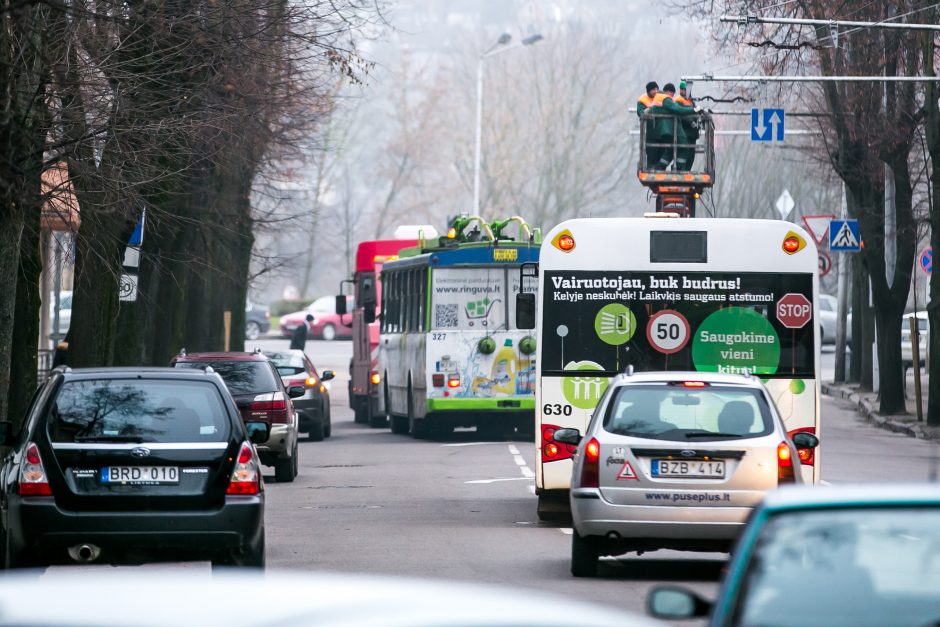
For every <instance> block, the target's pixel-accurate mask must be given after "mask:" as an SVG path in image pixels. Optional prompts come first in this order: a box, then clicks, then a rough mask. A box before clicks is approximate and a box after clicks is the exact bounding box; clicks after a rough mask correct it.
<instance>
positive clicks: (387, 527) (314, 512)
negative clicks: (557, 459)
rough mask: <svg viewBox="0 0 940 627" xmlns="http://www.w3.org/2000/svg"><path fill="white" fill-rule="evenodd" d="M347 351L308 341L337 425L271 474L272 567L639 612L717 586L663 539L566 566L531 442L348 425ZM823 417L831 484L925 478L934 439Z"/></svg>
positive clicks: (564, 536) (704, 564)
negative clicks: (532, 595)
mask: <svg viewBox="0 0 940 627" xmlns="http://www.w3.org/2000/svg"><path fill="white" fill-rule="evenodd" d="M279 342H282V340H267V341H264V342H263V345H264V347H265V348H269V347H270V348H275V347H280V346H279V344H278V343H279ZM283 342H285V343H286V340H284V341H283ZM349 351H350V344H349V342H309V343H308V345H307V352H308V354H310V355H311V357H312V358H313V360H314V362H315V363H316V365H317V367H318V368H320V369H321V370H322V369H328V368H329V369H334V370H336V371H337V378H336V380H335V381H334V382H333V386H332V413H333V421H334V425H333V437H332V438H330V439H329V440H326V441H324V442H316V443H313V442H309V443H308V442H304V443H303V444H302V445H301V450H300V464H301V470H300V476H299V477H298V478H297V480H296V481H295V482H294V483H292V484H282V485H279V484H277V483H276V482H274V481H273V477H270V479H271V481H270V482H269V483H268V509H267V538H268V565H269V568H292V569H300V570H329V571H343V572H363V573H391V574H405V575H414V576H421V577H432V578H444V579H454V580H461V581H474V582H487V583H497V584H511V585H514V586H524V587H530V588H534V589H537V590H541V591H549V592H554V593H558V594H563V595H566V596H570V597H574V598H578V599H582V600H590V601H596V602H600V603H604V604H607V605H611V606H616V607H621V608H626V609H631V610H634V611H638V612H642V611H643V602H644V599H645V596H646V593H647V591H648V590H649V588H650V587H651V586H652V585H654V584H656V583H660V582H678V583H682V584H683V585H690V586H691V587H693V588H696V589H698V590H700V591H701V592H702V593H704V594H705V595H706V596H712V595H713V594H714V592H715V589H716V581H717V580H718V578H719V577H720V573H721V569H722V567H723V565H724V560H725V559H726V557H727V556H726V555H724V554H693V553H679V552H666V551H660V552H654V553H649V554H646V555H643V556H639V557H638V556H631V557H625V558H620V559H611V560H605V562H604V563H603V565H602V567H601V576H600V577H599V578H597V579H593V580H581V579H574V578H572V577H571V575H570V574H569V571H568V567H569V552H570V529H567V528H565V527H562V526H558V525H552V524H546V523H542V522H540V521H539V520H538V518H537V517H536V514H535V497H534V495H533V492H532V480H531V478H530V477H531V471H532V470H533V469H534V466H533V459H534V447H533V445H532V443H531V442H525V441H499V442H493V441H479V440H478V439H477V438H476V434H475V433H474V432H473V431H471V430H467V431H461V432H458V433H455V434H453V435H452V436H449V437H446V438H445V439H442V440H438V441H421V440H413V439H411V438H409V437H405V436H398V435H393V434H392V433H391V432H390V431H388V430H374V429H369V428H368V427H366V426H363V425H357V424H355V423H354V422H353V421H352V412H351V411H350V410H349V408H348V407H346V395H345V390H346V377H347V373H346V370H347V364H348V360H349ZM823 421H824V422H823V428H822V434H821V439H822V442H823V444H822V446H823V448H822V451H823V456H824V458H823V463H824V467H823V468H824V470H823V478H824V480H825V481H827V482H829V483H842V482H850V481H901V480H925V479H927V478H928V476H929V475H930V473H931V471H932V469H935V467H936V459H937V447H935V446H934V445H932V444H930V443H927V442H924V441H918V440H913V439H911V438H907V437H905V436H900V435H895V434H891V433H887V432H884V431H880V430H877V429H874V428H871V427H869V426H867V425H865V424H862V423H861V422H860V421H859V420H858V419H857V417H856V415H855V413H854V412H853V411H852V409H851V407H849V406H848V405H841V404H838V403H836V402H834V401H832V400H830V399H828V398H826V399H824V400H823ZM685 624H689V623H685Z"/></svg>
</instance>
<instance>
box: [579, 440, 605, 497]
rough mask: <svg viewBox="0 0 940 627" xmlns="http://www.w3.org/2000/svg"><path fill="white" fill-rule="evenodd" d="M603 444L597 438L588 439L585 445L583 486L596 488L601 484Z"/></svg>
mask: <svg viewBox="0 0 940 627" xmlns="http://www.w3.org/2000/svg"><path fill="white" fill-rule="evenodd" d="M600 459H601V445H600V442H598V441H597V439H596V438H591V439H590V440H588V442H587V444H585V445H584V462H583V463H582V464H581V483H580V487H582V488H596V487H599V486H600V475H601V464H600Z"/></svg>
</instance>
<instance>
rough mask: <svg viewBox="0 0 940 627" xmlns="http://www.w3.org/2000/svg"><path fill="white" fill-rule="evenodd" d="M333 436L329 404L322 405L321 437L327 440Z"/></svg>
mask: <svg viewBox="0 0 940 627" xmlns="http://www.w3.org/2000/svg"><path fill="white" fill-rule="evenodd" d="M331 435H333V420H332V418H330V404H329V403H328V402H324V403H323V437H325V438H328V437H330V436H331Z"/></svg>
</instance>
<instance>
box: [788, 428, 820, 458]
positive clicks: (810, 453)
mask: <svg viewBox="0 0 940 627" xmlns="http://www.w3.org/2000/svg"><path fill="white" fill-rule="evenodd" d="M800 432H804V433H810V434H812V435H816V429H815V428H814V427H800V428H799V429H794V430H793V431H790V432H788V433H787V435H788V436H790V439H791V440H792V439H793V436H794V435H795V434H797V433H800ZM796 454H797V455H799V457H800V463H801V464H803V465H804V466H812V465H813V464H815V463H816V449H814V448H798V449H796Z"/></svg>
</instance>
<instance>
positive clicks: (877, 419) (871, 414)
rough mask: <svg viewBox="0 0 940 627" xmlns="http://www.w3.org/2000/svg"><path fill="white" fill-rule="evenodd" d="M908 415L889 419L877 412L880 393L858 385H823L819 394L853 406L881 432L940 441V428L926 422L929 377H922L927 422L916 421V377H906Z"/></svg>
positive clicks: (925, 415) (924, 410)
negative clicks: (886, 431) (859, 387)
mask: <svg viewBox="0 0 940 627" xmlns="http://www.w3.org/2000/svg"><path fill="white" fill-rule="evenodd" d="M906 383H907V413H906V414H901V415H894V416H886V415H882V414H880V413H878V394H877V393H875V392H868V391H863V390H859V389H858V386H857V385H856V384H846V383H833V382H829V383H823V384H822V385H821V388H820V391H821V392H822V393H823V394H825V395H826V396H829V397H831V398H835V399H842V400H846V401H849V402H850V403H852V404H853V405H854V406H855V408H856V411H857V412H858V414H859V415H860V416H862V417H863V418H865V420H867V421H868V422H869V423H871V424H872V425H874V426H876V427H878V428H879V429H886V430H888V431H893V432H895V433H903V434H904V435H908V436H910V437H912V438H921V439H925V440H940V427H928V426H927V425H926V420H927V375H922V377H921V390H922V394H923V396H924V398H923V416H924V421H925V422H917V411H916V401H915V400H914V377H913V375H910V376H908V377H907V382H906Z"/></svg>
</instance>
